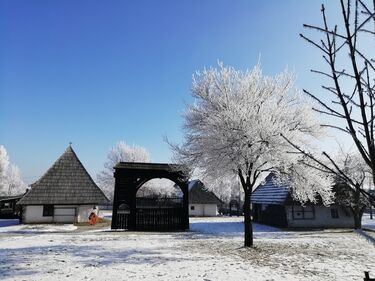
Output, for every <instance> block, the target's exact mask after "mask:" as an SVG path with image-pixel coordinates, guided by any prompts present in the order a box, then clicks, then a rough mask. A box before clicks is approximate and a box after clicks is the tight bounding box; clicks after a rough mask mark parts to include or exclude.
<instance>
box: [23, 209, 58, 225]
mask: <svg viewBox="0 0 375 281" xmlns="http://www.w3.org/2000/svg"><path fill="white" fill-rule="evenodd" d="M22 222H23V223H52V222H53V217H43V205H36V206H24V207H23V219H22Z"/></svg>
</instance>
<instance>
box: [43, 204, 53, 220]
mask: <svg viewBox="0 0 375 281" xmlns="http://www.w3.org/2000/svg"><path fill="white" fill-rule="evenodd" d="M52 216H53V205H43V217H52Z"/></svg>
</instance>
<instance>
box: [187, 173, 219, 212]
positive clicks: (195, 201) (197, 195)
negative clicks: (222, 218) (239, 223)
mask: <svg viewBox="0 0 375 281" xmlns="http://www.w3.org/2000/svg"><path fill="white" fill-rule="evenodd" d="M188 187H189V216H193V217H213V216H217V215H218V213H219V212H218V208H219V206H220V205H221V204H222V203H223V202H222V201H221V200H220V199H219V198H218V197H217V196H216V195H215V194H214V193H213V192H212V191H208V190H207V189H206V188H205V186H204V184H203V183H202V182H201V181H200V180H193V181H190V182H189V185H188Z"/></svg>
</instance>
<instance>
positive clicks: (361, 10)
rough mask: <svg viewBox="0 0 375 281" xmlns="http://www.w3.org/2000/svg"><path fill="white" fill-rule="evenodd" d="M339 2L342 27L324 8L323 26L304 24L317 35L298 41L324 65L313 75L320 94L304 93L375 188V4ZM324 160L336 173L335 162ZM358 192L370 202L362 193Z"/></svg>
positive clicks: (362, 1) (363, 192) (367, 2)
mask: <svg viewBox="0 0 375 281" xmlns="http://www.w3.org/2000/svg"><path fill="white" fill-rule="evenodd" d="M337 3H338V6H339V7H338V9H337V10H336V11H337V12H338V13H339V14H340V15H341V16H340V22H336V23H332V22H330V21H329V18H328V17H327V14H326V9H325V7H324V5H322V8H321V12H322V25H320V26H318V25H309V24H305V25H304V27H305V28H306V29H308V30H310V31H316V32H317V34H318V35H320V36H319V37H314V36H312V37H310V36H306V35H304V34H301V37H302V38H304V39H305V40H306V41H307V42H308V43H310V44H311V45H312V46H314V47H315V48H317V49H318V50H319V52H320V53H321V54H322V58H323V60H324V62H325V67H323V68H321V69H318V70H312V72H314V73H317V74H318V75H320V78H321V81H323V82H322V83H323V85H322V90H323V91H319V93H313V92H311V91H308V90H304V92H305V93H306V94H307V95H309V96H310V97H312V98H313V99H315V100H316V101H317V103H318V104H319V107H315V108H314V109H315V110H316V111H317V112H319V113H321V114H322V115H324V116H325V117H328V118H325V119H324V121H325V122H324V123H323V124H322V125H323V126H326V127H329V128H333V129H334V130H336V131H338V132H341V133H344V134H345V135H344V136H346V137H347V138H348V139H350V140H351V141H353V143H354V145H355V147H356V149H357V151H358V155H360V157H362V159H363V161H364V163H365V164H366V165H367V166H368V167H369V169H370V171H371V173H370V174H371V177H372V180H373V182H374V183H375V137H374V132H375V126H374V124H375V123H374V122H375V80H374V79H375V57H374V54H375V53H374V48H373V42H374V39H375V25H374V23H375V1H367V0H347V1H344V0H340V1H339V2H337ZM323 93H325V94H324V95H323ZM325 156H326V158H327V159H328V160H329V161H330V162H331V165H330V168H331V169H333V170H335V165H338V163H335V162H334V159H331V158H330V157H329V156H328V154H325ZM361 163H362V161H361ZM360 192H361V193H362V194H363V195H364V196H367V197H371V195H370V194H369V193H367V192H366V191H365V190H364V189H360Z"/></svg>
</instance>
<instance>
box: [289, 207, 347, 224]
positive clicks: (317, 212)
mask: <svg viewBox="0 0 375 281" xmlns="http://www.w3.org/2000/svg"><path fill="white" fill-rule="evenodd" d="M285 209H286V215H287V220H288V226H289V227H301V228H304V227H305V228H309V227H323V228H330V227H333V228H334V227H353V226H354V221H353V216H352V214H351V213H350V211H349V210H347V211H344V210H343V208H342V207H338V206H332V207H324V206H314V218H312V217H311V216H307V217H308V219H301V218H298V216H296V212H295V213H294V218H293V211H292V206H286V207H285ZM331 209H335V210H336V211H334V212H336V213H337V215H338V217H336V218H333V217H332V213H331Z"/></svg>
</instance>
